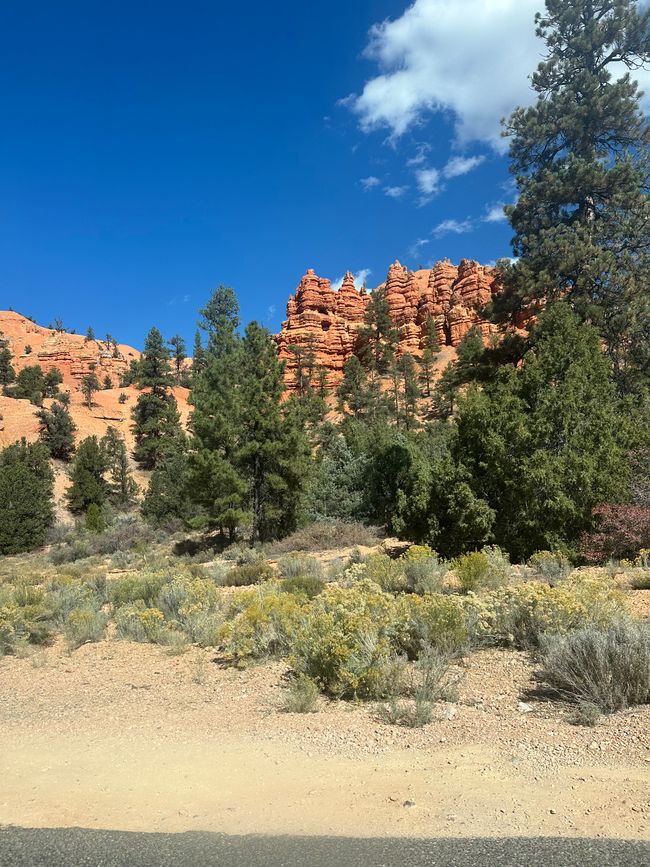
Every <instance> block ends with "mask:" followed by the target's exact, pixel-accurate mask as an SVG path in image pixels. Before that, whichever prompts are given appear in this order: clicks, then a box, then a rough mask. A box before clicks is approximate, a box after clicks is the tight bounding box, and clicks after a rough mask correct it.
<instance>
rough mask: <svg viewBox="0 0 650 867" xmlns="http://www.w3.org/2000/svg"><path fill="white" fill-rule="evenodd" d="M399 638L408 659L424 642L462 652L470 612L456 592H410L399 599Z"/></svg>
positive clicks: (454, 651) (446, 651)
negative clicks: (418, 593) (417, 594)
mask: <svg viewBox="0 0 650 867" xmlns="http://www.w3.org/2000/svg"><path fill="white" fill-rule="evenodd" d="M397 618H398V622H399V624H400V625H399V627H398V628H397V629H396V630H395V633H396V642H397V645H398V647H399V649H400V650H401V651H403V652H404V653H406V655H407V656H408V657H409V659H416V658H417V656H418V654H419V653H420V652H421V648H422V646H423V644H424V645H426V646H430V647H432V648H434V649H435V650H437V651H439V652H443V653H447V654H450V655H451V654H455V655H457V654H459V653H461V652H462V651H463V650H464V649H465V647H466V646H467V644H468V639H469V633H468V628H467V615H466V613H465V610H464V608H463V605H462V602H461V601H460V600H459V599H458V598H457V597H454V596H443V595H442V594H430V595H427V596H424V597H420V596H407V597H404V598H403V599H401V600H399V601H398V605H397Z"/></svg>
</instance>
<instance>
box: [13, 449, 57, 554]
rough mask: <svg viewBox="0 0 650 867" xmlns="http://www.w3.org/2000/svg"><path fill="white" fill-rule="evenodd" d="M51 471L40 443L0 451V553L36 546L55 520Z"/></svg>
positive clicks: (15, 552) (21, 550) (46, 455)
mask: <svg viewBox="0 0 650 867" xmlns="http://www.w3.org/2000/svg"><path fill="white" fill-rule="evenodd" d="M53 494H54V474H53V472H52V468H51V466H50V458H49V454H48V451H47V449H46V448H45V446H44V445H42V443H32V444H29V445H28V444H27V442H26V441H25V440H24V439H23V440H22V441H21V442H19V443H15V444H14V445H11V446H8V447H7V448H6V449H4V450H3V451H2V452H0V554H2V555H12V554H19V553H21V552H23V551H30V550H33V549H34V548H38V547H40V546H41V545H43V544H44V542H45V536H46V533H47V530H48V529H49V527H51V526H52V524H53V523H54V499H53Z"/></svg>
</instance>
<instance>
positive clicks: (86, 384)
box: [81, 370, 100, 409]
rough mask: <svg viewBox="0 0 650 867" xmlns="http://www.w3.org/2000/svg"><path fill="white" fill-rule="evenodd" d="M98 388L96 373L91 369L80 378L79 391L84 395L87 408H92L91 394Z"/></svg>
mask: <svg viewBox="0 0 650 867" xmlns="http://www.w3.org/2000/svg"><path fill="white" fill-rule="evenodd" d="M99 388H100V386H99V380H98V379H97V374H96V373H95V372H94V371H93V370H91V371H90V373H87V374H86V375H85V376H84V377H83V379H82V380H81V393H82V394H83V396H84V399H85V401H86V406H87V407H88V409H92V408H93V395H94V394H95V392H98V391H99Z"/></svg>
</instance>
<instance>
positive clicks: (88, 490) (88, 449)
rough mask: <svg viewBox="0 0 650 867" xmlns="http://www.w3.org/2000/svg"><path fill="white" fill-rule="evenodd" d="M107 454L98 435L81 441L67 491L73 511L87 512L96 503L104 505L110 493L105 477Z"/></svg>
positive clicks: (69, 505)
mask: <svg viewBox="0 0 650 867" xmlns="http://www.w3.org/2000/svg"><path fill="white" fill-rule="evenodd" d="M106 468H107V467H106V455H105V454H104V450H103V449H102V447H101V445H100V442H99V440H98V439H97V437H96V436H90V437H86V439H84V440H82V441H81V442H80V443H79V447H78V448H77V454H76V456H75V459H74V462H73V464H72V471H71V473H70V480H71V482H72V484H71V486H70V487H69V488H68V490H67V492H66V499H67V501H68V508H69V509H70V511H71V512H74V513H80V512H86V511H87V510H88V507H89V506H90V505H91V504H92V503H94V504H95V505H97V506H100V507H101V506H103V505H104V503H105V502H106V498H107V495H108V485H107V484H106V480H105V479H104V473H105V472H106Z"/></svg>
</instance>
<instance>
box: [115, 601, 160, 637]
mask: <svg viewBox="0 0 650 867" xmlns="http://www.w3.org/2000/svg"><path fill="white" fill-rule="evenodd" d="M115 624H116V626H117V635H118V638H122V639H125V640H127V641H139V642H142V643H146V642H150V641H151V642H157V641H158V640H159V638H160V633H161V630H162V629H163V628H164V627H165V615H164V614H163V613H162V611H160V610H159V609H158V608H147V606H146V605H145V603H144V602H143V601H142V600H141V599H138V600H137V601H136V602H129V603H127V604H125V605H122V606H121V607H120V608H118V609H117V611H116V612H115Z"/></svg>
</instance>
